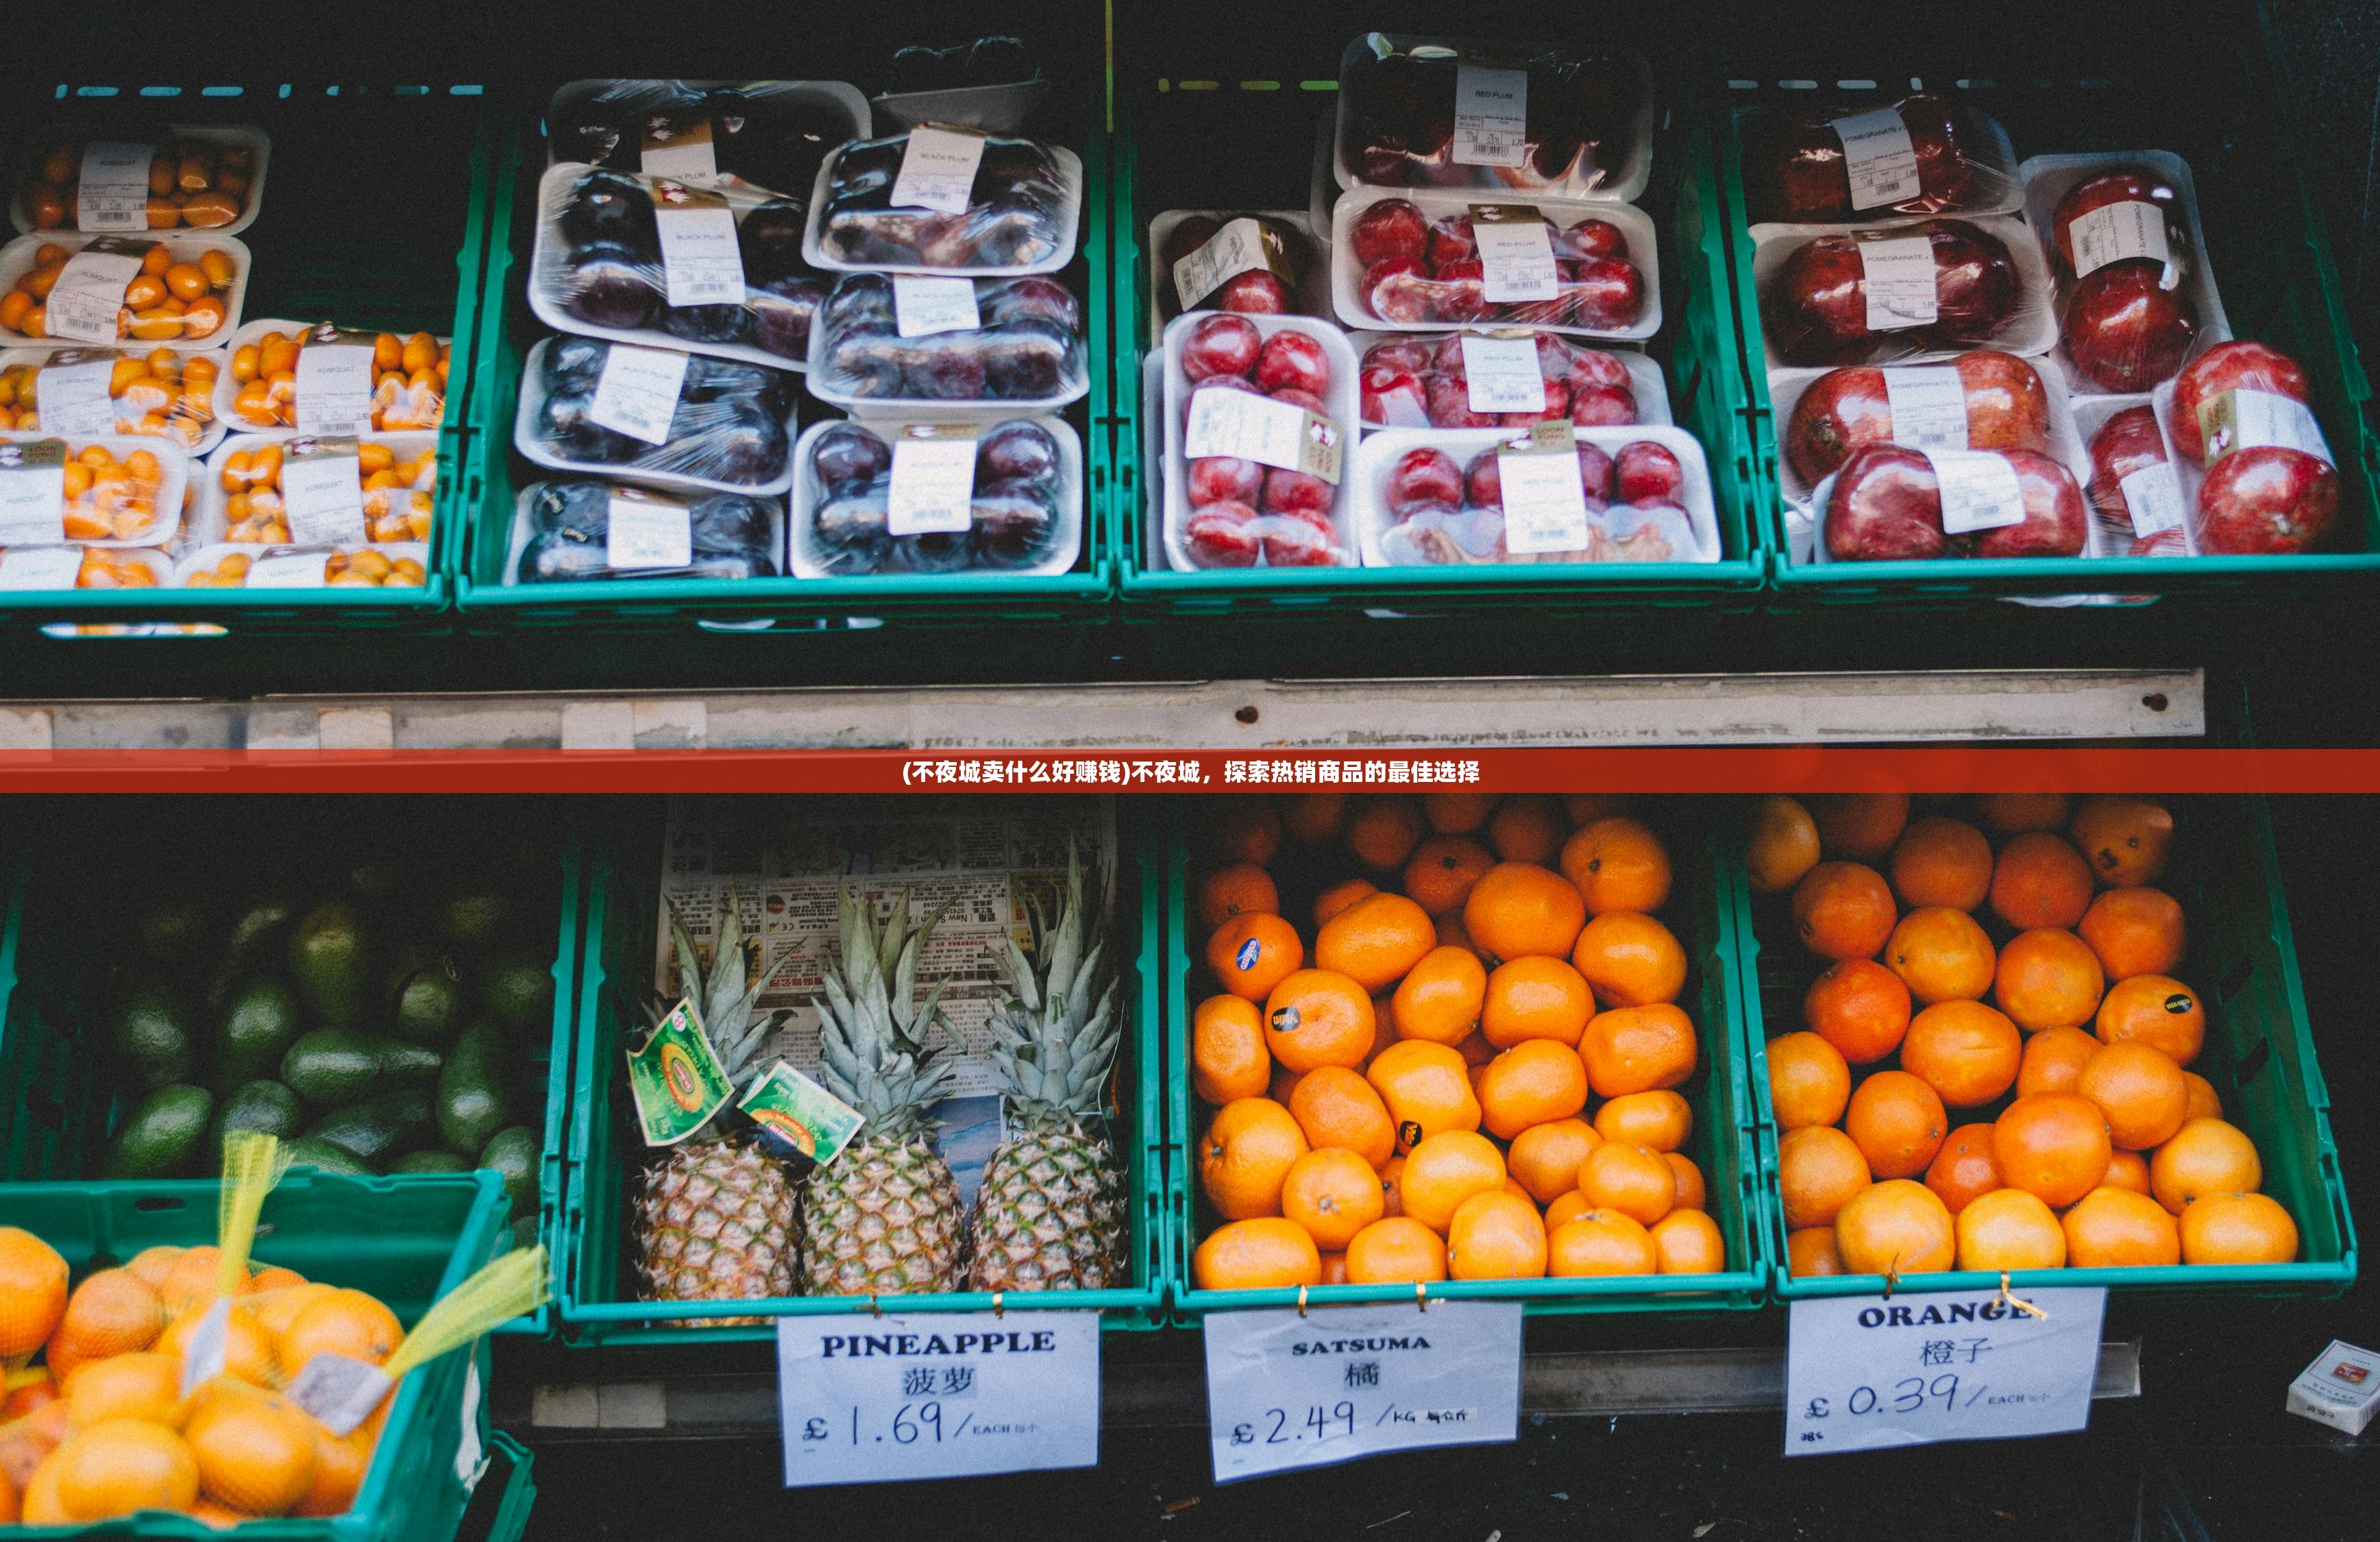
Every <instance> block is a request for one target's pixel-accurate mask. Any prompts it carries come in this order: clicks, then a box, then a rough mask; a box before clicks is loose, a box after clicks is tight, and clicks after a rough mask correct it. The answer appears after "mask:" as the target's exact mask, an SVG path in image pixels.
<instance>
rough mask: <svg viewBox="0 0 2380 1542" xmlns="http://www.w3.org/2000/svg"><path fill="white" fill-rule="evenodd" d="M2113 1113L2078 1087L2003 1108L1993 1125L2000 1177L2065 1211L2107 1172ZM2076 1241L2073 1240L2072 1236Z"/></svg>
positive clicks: (2111, 1145)
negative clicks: (2109, 1119) (2101, 1108)
mask: <svg viewBox="0 0 2380 1542" xmlns="http://www.w3.org/2000/svg"><path fill="white" fill-rule="evenodd" d="M2114 1149H2115V1145H2114V1143H2113V1142H2112V1141H2110V1140H2109V1139H2108V1138H2107V1116H2106V1115H2104V1114H2102V1113H2101V1112H2100V1111H2099V1105H2098V1104H2096V1103H2094V1102H2093V1101H2091V1099H2088V1098H2085V1097H2083V1096H2082V1095H2081V1094H2079V1093H2073V1092H2036V1093H2034V1094H2033V1095H2032V1096H2031V1097H2029V1098H2020V1099H2017V1100H2016V1101H2015V1102H2013V1103H2010V1105H2009V1106H2008V1107H2007V1108H2006V1109H2005V1110H2003V1111H2001V1113H2000V1116H1999V1118H1998V1120H1996V1121H1994V1122H1993V1124H1992V1160H1993V1161H1995V1162H1997V1163H1998V1164H1999V1170H2000V1182H2001V1183H2003V1184H2007V1185H2008V1186H2009V1187H2010V1188H2018V1189H2022V1190H2024V1191H2025V1192H2026V1193H2027V1194H2030V1195H2034V1196H2036V1197H2038V1198H2039V1199H2040V1200H2041V1201H2042V1203H2044V1204H2046V1205H2047V1206H2048V1207H2049V1208H2051V1209H2053V1210H2062V1209H2064V1208H2066V1207H2067V1206H2069V1205H2071V1204H2073V1203H2074V1202H2075V1201H2076V1200H2078V1199H2080V1198H2082V1197H2083V1196H2084V1195H2086V1194H2088V1193H2090V1192H2091V1191H2092V1190H2093V1189H2094V1188H2096V1187H2097V1186H2098V1185H2099V1184H2100V1182H2101V1180H2103V1179H2105V1178H2106V1177H2107V1157H2108V1154H2109V1153H2110V1152H2112V1151H2113V1150H2114ZM2069 1241H2071V1239H2069Z"/></svg>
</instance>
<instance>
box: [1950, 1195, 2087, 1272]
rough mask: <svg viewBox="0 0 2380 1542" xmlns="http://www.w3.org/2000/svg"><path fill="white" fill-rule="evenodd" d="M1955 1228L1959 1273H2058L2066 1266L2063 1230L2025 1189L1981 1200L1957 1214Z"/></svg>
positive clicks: (1984, 1197)
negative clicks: (1991, 1271)
mask: <svg viewBox="0 0 2380 1542" xmlns="http://www.w3.org/2000/svg"><path fill="white" fill-rule="evenodd" d="M1957 1229H1958V1236H1959V1267H1960V1268H1961V1269H1984V1270H1987V1271H1988V1270H1996V1269H2058V1268H2061V1267H2063V1266H2064V1264H2065V1262H2066V1230H2065V1228H2064V1227H2062V1226H2060V1225H2058V1217H2057V1216H2055V1215H2053V1214H2051V1213H2050V1209H2049V1207H2048V1206H2046V1205H2045V1204H2043V1203H2042V1202H2041V1201H2040V1200H2039V1199H2036V1198H2034V1196H2032V1195H2029V1194H2027V1193H2025V1192H2024V1190H2022V1189H1996V1190H1994V1191H1993V1192H1992V1193H1990V1194H1985V1195H1980V1196H1977V1197H1976V1198H1975V1200H1974V1201H1973V1203H1972V1204H1970V1205H1969V1206H1968V1207H1967V1208H1965V1209H1963V1210H1961V1211H1960V1212H1959V1214H1958V1226H1957Z"/></svg>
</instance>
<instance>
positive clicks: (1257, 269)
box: [1146, 209, 1330, 337]
mask: <svg viewBox="0 0 2380 1542" xmlns="http://www.w3.org/2000/svg"><path fill="white" fill-rule="evenodd" d="M1243 220H1253V221H1255V222H1256V224H1257V230H1258V232H1260V241H1261V247H1260V249H1252V248H1250V247H1248V246H1247V245H1246V244H1245V243H1241V244H1238V245H1236V246H1235V247H1234V259H1235V260H1234V261H1232V262H1230V263H1216V264H1214V265H1213V266H1212V269H1211V271H1213V272H1215V273H1218V274H1219V275H1220V280H1221V282H1220V287H1218V288H1215V289H1212V290H1209V291H1208V292H1207V293H1206V294H1203V295H1193V296H1191V297H1190V303H1189V304H1187V305H1185V304H1184V303H1183V297H1182V295H1181V293H1180V286H1179V285H1177V284H1176V283H1175V282H1174V273H1175V269H1176V268H1177V267H1178V266H1179V265H1180V264H1181V263H1182V262H1183V261H1184V260H1185V259H1187V258H1189V257H1192V256H1194V255H1195V254H1196V253H1197V252H1198V251H1199V250H1200V249H1203V248H1205V247H1206V246H1207V245H1208V243H1209V242H1210V241H1212V240H1213V239H1214V238H1215V237H1217V236H1218V235H1220V234H1221V233H1222V232H1223V231H1224V229H1225V227H1227V226H1229V225H1234V224H1237V223H1238V222H1240V221H1243ZM1320 228H1321V229H1323V230H1328V229H1329V228H1330V225H1329V224H1328V223H1327V222H1326V223H1325V224H1324V225H1322V226H1321V227H1320ZM1316 229H1317V227H1316V225H1315V224H1314V221H1313V217H1312V216H1311V215H1309V214H1306V213H1304V212H1296V211H1289V210H1265V209H1255V210H1236V211H1235V210H1226V209H1168V210H1166V211H1165V212H1163V213H1160V214H1159V215H1158V216H1157V217H1156V218H1155V219H1153V220H1151V221H1149V222H1148V246H1147V263H1146V266H1147V270H1148V334H1149V335H1150V336H1152V337H1154V336H1156V335H1158V334H1160V333H1162V332H1163V331H1164V330H1165V324H1166V323H1167V322H1171V321H1172V320H1173V318H1174V317H1176V316H1179V315H1180V314H1182V312H1184V310H1192V309H1196V310H1237V311H1241V312H1243V313H1245V314H1247V315H1256V316H1267V315H1293V316H1329V315H1330V262H1329V261H1327V260H1326V258H1325V257H1324V254H1323V249H1322V243H1321V241H1319V240H1318V239H1317V238H1316V234H1315V232H1316ZM1243 255H1244V260H1245V261H1248V262H1250V263H1251V264H1255V263H1257V261H1258V259H1259V258H1261V259H1262V261H1261V264H1260V265H1252V266H1248V267H1245V268H1242V269H1240V271H1239V272H1237V273H1223V272H1222V269H1223V268H1224V267H1225V266H1233V267H1236V266H1238V260H1240V259H1241V258H1242V257H1243Z"/></svg>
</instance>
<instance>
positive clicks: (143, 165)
mask: <svg viewBox="0 0 2380 1542" xmlns="http://www.w3.org/2000/svg"><path fill="white" fill-rule="evenodd" d="M156 158H157V147H156V146H155V145H153V144H116V143H114V142H112V141H109V140H92V141H91V143H89V144H87V145H85V146H83V147H82V174H81V176H79V177H78V178H77V179H76V182H75V227H76V228H77V229H79V230H146V229H148V228H149V164H150V163H151V162H152V161H153V160H155V159H156Z"/></svg>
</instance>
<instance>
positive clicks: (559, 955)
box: [0, 800, 582, 1335]
mask: <svg viewBox="0 0 2380 1542" xmlns="http://www.w3.org/2000/svg"><path fill="white" fill-rule="evenodd" d="M164 807H171V805H167V806H164ZM287 807H300V808H302V807H304V806H303V805H294V806H287ZM380 807H381V809H382V811H383V813H384V812H385V809H386V807H387V806H386V805H384V804H383V805H381V806H380ZM458 807H461V808H463V809H464V811H465V820H464V822H461V823H459V824H458V823H450V824H449V825H448V826H447V827H446V829H445V832H444V835H445V836H447V837H451V838H455V839H466V838H468V836H467V835H465V834H464V833H462V832H467V831H468V830H469V829H472V828H479V829H481V830H484V829H486V828H487V827H486V826H485V825H480V826H477V827H474V826H472V825H470V824H469V823H468V817H469V816H468V806H458ZM487 807H488V811H489V812H491V813H492V812H493V810H494V809H495V807H496V806H495V805H493V804H491V805H488V806H487ZM314 817H315V818H317V819H321V820H325V821H326V822H330V821H332V820H334V819H335V816H333V815H331V814H329V812H328V805H327V803H326V805H325V806H324V807H323V808H322V809H321V810H318V811H317V813H316V814H315V816H314ZM347 817H348V818H350V819H363V818H370V817H375V816H374V815H373V814H372V812H371V810H370V808H368V807H366V806H365V805H363V804H362V802H361V801H360V800H358V802H357V803H355V804H352V805H349V806H348V815H347ZM300 818H302V816H300ZM103 822H107V823H115V824H119V825H120V823H121V820H107V819H106V817H105V814H104V811H103V810H102V809H99V808H98V807H91V808H88V809H86V810H82V811H80V813H79V817H78V816H77V815H74V814H67V813H65V812H63V811H61V812H59V813H58V814H57V815H56V816H55V818H54V820H52V821H49V822H45V823H43V824H42V825H40V826H39V827H35V826H33V825H32V824H30V822H28V824H27V828H26V830H25V832H24V833H25V837H26V839H25V844H24V846H23V849H22V850H21V851H20V852H19V853H18V859H17V861H16V863H15V865H14V867H13V868H0V881H5V882H6V885H7V890H6V895H5V896H0V920H5V924H6V929H5V931H0V1106H6V1107H8V1108H11V1109H14V1110H17V1111H18V1116H17V1117H15V1118H12V1119H10V1120H9V1121H7V1122H6V1125H5V1127H0V1188H5V1186H6V1184H15V1183H33V1182H49V1183H65V1182H70V1181H73V1180H78V1179H85V1178H88V1177H89V1176H90V1175H91V1174H93V1173H95V1172H97V1171H98V1168H99V1161H100V1158H101V1154H102V1152H103V1149H104V1147H105V1144H106V1139H107V1136H108V1135H109V1134H110V1133H111V1132H112V1131H113V1130H114V1129H115V1123H116V1122H117V1120H118V1119H119V1118H121V1117H122V1115H123V1113H124V1111H125V1108H126V1105H127V1103H128V1099H126V1098H125V1097H124V1096H123V1095H122V1094H121V1093H119V1092H118V1091H117V1089H116V1088H115V1087H114V1086H113V1085H112V1084H111V1082H110V1080H109V1078H108V1077H107V1075H105V1071H106V1061H107V1055H108V1051H107V1050H106V1048H105V1047H104V1045H103V1043H102V1041H101V1038H100V1034H101V1027H100V1022H101V1017H102V1014H103V1000H104V995H105V990H106V987H107V985H108V983H109V970H110V969H111V967H112V965H113V960H112V959H110V958H109V957H108V956H107V954H106V953H105V952H104V951H103V949H102V948H96V947H95V946H94V943H93V942H92V941H91V939H92V938H93V936H94V935H98V936H102V937H103V936H104V935H105V934H104V933H95V932H94V926H95V925H96V924H97V923H95V921H94V919H93V917H92V916H91V914H90V913H89V912H87V911H84V910H83V909H82V903H83V901H84V899H85V897H86V895H87V892H88V891H89V890H90V889H91V886H92V874H93V873H94V872H99V873H109V872H144V871H145V872H148V873H150V874H151V875H152V877H153V876H155V874H156V872H157V870H158V858H157V857H156V856H155V855H154V853H153V851H145V850H144V849H143V848H145V847H146V846H147V845H148V844H149V843H148V836H149V834H150V833H152V832H146V831H144V832H140V834H139V835H138V836H135V837H128V836H126V835H124V834H123V833H122V832H120V831H119V832H117V834H116V835H115V837H114V840H115V841H116V842H118V843H121V844H115V845H113V846H111V845H110V844H108V842H109V839H110V838H109V837H106V836H103V835H96V834H95V833H94V832H95V831H96V830H97V829H98V828H99V826H100V825H101V824H102V823H103ZM291 822H294V820H293V816H292V815H291V814H290V813H289V812H287V809H286V807H285V810H284V812H283V813H281V814H280V815H279V816H277V819H276V828H277V829H280V830H283V831H285V830H286V829H287V827H288V825H289V824H290V823H291ZM555 862H556V864H557V867H558V868H559V871H558V874H557V883H556V887H557V889H558V892H559V904H558V906H557V909H558V912H559V914H558V917H557V918H556V920H555V923H554V926H555V941H554V960H553V982H554V1001H553V1028H552V1030H551V1036H550V1038H549V1040H548V1044H547V1049H546V1053H545V1055H544V1056H543V1057H532V1060H531V1064H532V1066H534V1065H535V1063H536V1062H537V1059H538V1058H542V1059H543V1061H544V1073H545V1083H546V1098H545V1118H544V1130H543V1136H542V1141H541V1143H540V1157H539V1179H538V1236H539V1239H540V1241H541V1242H543V1243H544V1244H545V1245H546V1248H547V1251H548V1252H549V1253H550V1254H551V1255H552V1256H553V1257H554V1258H555V1259H556V1260H557V1265H556V1267H557V1268H559V1263H558V1260H559V1259H560V1257H561V1256H562V1250H561V1247H560V1241H561V1237H560V1232H561V1223H562V1205H563V1158H564V1152H565V1138H564V1136H565V1120H566V1119H567V1117H568V1114H569V1110H570V1087H571V1077H570V1055H571V1048H572V1039H573V1028H574V1025H575V1022H576V1019H575V1017H574V1015H573V1007H574V1005H575V1003H574V1002H573V999H572V995H571V992H572V990H573V988H574V986H575V985H576V984H577V974H578V953H577V949H578V921H579V900H580V895H581V892H582V886H581V863H580V856H579V843H578V835H577V832H576V830H575V829H573V830H570V831H569V832H567V833H566V834H565V835H564V836H563V837H562V838H561V839H560V840H559V841H558V842H557V844H556V849H555ZM422 1181H424V1180H423V1179H421V1178H419V1177H418V1176H414V1175H407V1176H403V1177H397V1178H392V1179H390V1180H389V1182H391V1183H395V1184H411V1183H418V1182H422ZM552 1325H553V1306H552V1305H551V1304H548V1305H544V1306H540V1307H539V1308H538V1309H537V1310H536V1311H535V1312H534V1313H531V1314H529V1315H528V1316H526V1317H519V1318H516V1320H514V1321H512V1322H509V1323H506V1324H504V1326H502V1327H501V1328H499V1329H497V1330H496V1331H497V1332H499V1333H507V1334H535V1335H542V1334H544V1333H546V1332H547V1331H548V1330H550V1329H551V1327H552Z"/></svg>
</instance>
